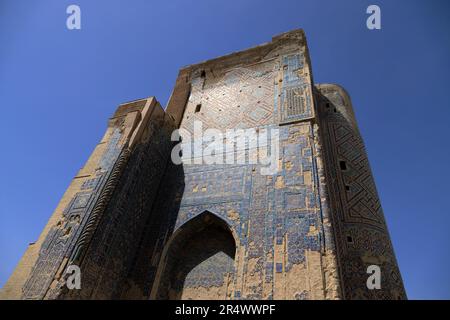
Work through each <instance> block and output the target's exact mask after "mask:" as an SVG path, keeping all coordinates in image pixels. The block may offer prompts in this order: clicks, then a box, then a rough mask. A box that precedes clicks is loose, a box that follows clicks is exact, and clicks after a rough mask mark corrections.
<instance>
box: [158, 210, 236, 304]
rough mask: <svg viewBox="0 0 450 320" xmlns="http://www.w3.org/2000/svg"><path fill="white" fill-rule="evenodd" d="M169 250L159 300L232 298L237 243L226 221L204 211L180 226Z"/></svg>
mask: <svg viewBox="0 0 450 320" xmlns="http://www.w3.org/2000/svg"><path fill="white" fill-rule="evenodd" d="M167 246H168V247H167V249H166V252H165V257H163V259H164V261H163V265H162V266H160V268H162V270H161V273H160V274H161V276H160V281H159V285H158V288H157V294H156V298H158V299H171V300H178V299H183V300H195V299H229V298H231V295H232V284H233V280H234V274H235V254H236V241H235V239H234V237H233V234H232V232H231V230H230V228H229V226H228V224H227V223H226V222H225V221H224V220H222V219H221V218H219V217H217V216H216V215H214V214H212V213H210V212H208V211H205V212H204V213H202V214H200V215H199V216H197V217H195V218H193V219H192V220H190V221H188V222H186V224H184V225H183V226H181V227H180V229H178V230H177V231H176V233H175V234H174V235H173V237H172V238H171V240H170V241H169V242H168V244H167Z"/></svg>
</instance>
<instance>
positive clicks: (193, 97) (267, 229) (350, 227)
mask: <svg viewBox="0 0 450 320" xmlns="http://www.w3.org/2000/svg"><path fill="white" fill-rule="evenodd" d="M198 120H200V121H202V122H203V125H204V126H207V127H209V128H217V129H221V130H225V129H229V128H256V130H259V129H267V128H277V129H278V130H279V148H280V150H279V157H278V159H277V162H278V165H279V170H278V171H277V172H276V173H274V174H272V175H262V174H261V172H260V170H259V168H258V166H260V165H259V164H248V163H247V164H233V165H230V164H222V165H221V164H211V165H206V164H189V165H187V164H175V163H173V161H171V152H172V150H173V146H174V144H175V142H174V141H171V134H172V132H173V130H174V129H176V128H179V127H181V128H183V129H185V130H187V131H188V132H192V130H193V125H194V121H198ZM373 264H375V265H378V266H379V267H380V268H381V289H379V290H377V289H375V290H369V289H368V288H367V286H366V281H367V278H368V276H369V274H367V267H368V266H369V265H373ZM69 265H77V266H79V267H80V270H81V289H80V290H69V289H68V288H67V286H66V285H65V281H66V280H65V279H66V277H67V274H66V272H65V270H66V269H67V267H68V266H69ZM1 297H2V298H20V299H111V298H113V299H204V298H207V299H211V298H213V299H403V298H406V295H405V291H404V288H403V284H402V280H401V276H400V273H399V269H398V266H397V263H396V259H395V256H394V252H393V248H392V244H391V242H390V239H389V234H388V230H387V227H386V223H385V220H384V217H383V212H382V209H381V205H380V201H379V199H378V195H377V191H376V188H375V185H374V180H373V177H372V174H371V171H370V167H369V163H368V159H367V155H366V152H365V150H364V144H363V141H362V139H361V136H360V133H359V130H358V127H357V124H356V120H355V116H354V113H353V109H352V105H351V101H350V98H349V95H348V94H347V92H346V91H345V90H344V89H343V88H341V87H340V86H337V85H333V84H315V83H314V82H313V78H312V70H311V63H310V58H309V54H308V48H307V45H306V39H305V35H304V33H303V31H302V30H294V31H291V32H288V33H284V34H281V35H278V36H275V37H274V38H273V39H272V41H271V42H269V43H265V44H263V45H260V46H257V47H254V48H251V49H248V50H244V51H240V52H236V53H232V54H229V55H226V56H223V57H219V58H216V59H212V60H209V61H206V62H202V63H199V64H195V65H190V66H187V67H185V68H183V69H181V70H180V72H179V75H178V78H177V80H176V84H175V88H174V90H173V93H172V95H171V97H170V100H169V102H168V105H167V107H166V108H165V109H163V108H162V107H161V106H160V104H159V103H158V102H157V100H156V99H155V98H154V97H150V98H147V99H142V100H136V101H132V102H128V103H124V104H122V105H120V106H119V107H118V108H117V110H116V112H115V113H114V115H113V116H112V118H110V119H109V122H108V127H107V130H106V133H105V135H104V137H103V138H102V140H101V141H100V143H99V144H98V145H97V146H96V147H95V150H94V151H93V153H92V155H91V156H90V157H89V159H88V161H87V162H86V164H85V165H84V167H83V168H82V169H81V170H80V171H79V172H78V174H77V175H76V177H74V179H73V180H72V182H71V184H70V186H69V188H68V189H67V191H66V193H65V194H64V196H63V198H62V199H61V201H60V203H59V205H58V206H57V208H56V210H55V212H54V213H53V215H52V216H51V218H50V220H49V222H48V224H47V225H46V227H45V229H44V230H43V232H42V234H41V235H40V237H39V239H38V240H37V241H36V242H35V243H32V244H30V245H29V247H28V249H27V250H26V252H25V254H24V255H23V257H22V259H21V261H20V262H19V264H18V265H17V267H16V269H15V271H14V273H13V274H12V275H11V277H10V279H9V281H8V282H7V284H6V285H5V286H4V288H3V289H2V293H1Z"/></svg>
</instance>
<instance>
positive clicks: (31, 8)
mask: <svg viewBox="0 0 450 320" xmlns="http://www.w3.org/2000/svg"><path fill="white" fill-rule="evenodd" d="M70 4H77V5H79V6H80V8H81V30H72V31H70V30H68V29H67V28H66V18H67V16H68V15H67V14H66V8H67V6H68V5H70ZM370 4H377V5H379V6H380V8H381V27H382V28H381V30H368V29H367V27H366V19H367V17H368V14H366V8H367V7H368V5H370ZM296 28H303V29H304V30H305V32H306V35H307V39H308V44H309V49H310V54H311V60H312V66H313V75H314V80H315V82H317V83H320V82H332V83H333V82H334V83H338V84H341V85H342V86H344V87H345V88H346V89H347V91H348V92H349V93H350V95H351V97H352V101H353V105H354V108H355V111H356V116H357V120H358V123H359V126H360V129H361V133H362V135H363V138H364V140H365V143H366V147H367V150H368V153H369V159H370V162H371V166H372V170H373V173H374V176H375V180H376V183H377V187H378V191H379V194H380V197H381V201H382V205H383V208H384V212H385V216H386V219H387V222H388V226H389V230H390V232H391V238H392V241H393V243H394V248H395V252H396V255H397V258H398V261H399V265H400V270H401V272H402V276H403V280H404V283H405V286H406V290H407V293H408V296H409V298H412V299H432V298H437V299H442V298H446V299H450V234H449V227H450V214H449V213H450V212H449V209H448V208H449V198H450V196H449V194H448V190H449V188H448V183H449V182H450V175H449V164H450V150H449V142H448V139H449V138H450V126H449V124H448V119H449V116H450V102H449V101H450V100H449V99H448V98H446V94H448V93H449V71H450V68H449V62H450V61H449V57H450V33H449V31H450V1H445V0H444V1H437V0H433V1H426V0H424V1H398V0H396V1H381V0H376V1H375V0H370V1H365V0H355V1H350V0H342V1H336V0H330V1H318V0H311V1H299V0H296V1H280V0H278V1H273V0H272V1H246V0H240V1H231V0H226V1H213V0H206V1H200V0H198V1H193V0H182V1H181V0H180V1H173V0H164V1H158V2H156V1H143V0H141V1H137V0H135V1H132V0H127V1H125V0H123V1H118V0H116V1H112V0H109V1H100V0H96V1H92V0H70V1H66V0H53V1H50V0H46V1H23V0H10V1H7V0H0V107H1V115H2V121H1V125H0V137H1V139H2V148H1V149H2V151H1V156H0V168H1V180H0V286H2V285H3V284H4V283H5V282H6V280H7V278H8V276H9V275H10V273H11V272H12V270H13V269H14V267H15V265H16V264H17V262H18V261H19V259H20V257H21V256H22V254H23V253H24V251H25V249H26V247H27V245H28V243H29V242H33V241H35V240H36V239H37V237H38V235H39V233H40V232H41V230H42V228H43V227H44V225H45V224H46V222H47V219H48V218H49V217H50V215H51V213H52V212H53V210H54V208H55V207H56V205H57V203H58V201H59V199H60V198H61V196H62V195H63V193H64V191H65V189H66V188H67V186H68V185H69V182H70V181H71V179H72V178H73V177H74V175H75V174H76V173H77V171H78V170H79V168H81V167H82V166H83V164H84V162H85V161H86V160H87V158H88V156H89V154H90V153H91V152H92V150H93V148H94V146H95V145H96V144H97V142H98V141H99V140H100V138H101V136H102V134H103V132H104V130H105V128H106V122H107V119H108V117H109V116H111V114H112V113H113V112H114V110H115V108H116V106H117V105H118V104H120V103H122V102H126V101H129V100H135V99H138V98H143V97H147V96H156V97H157V99H158V100H159V101H160V102H161V103H162V104H163V105H164V104H165V103H166V102H167V99H168V97H169V95H170V93H171V90H172V87H173V84H174V82H175V79H176V76H177V72H178V69H179V68H180V67H182V66H185V65H188V64H192V63H196V62H200V61H203V60H207V59H210V58H214V57H216V56H220V55H224V54H227V53H231V52H233V51H238V50H242V49H245V48H248V47H252V46H255V45H258V44H261V43H263V42H267V41H270V39H271V37H272V36H273V35H275V34H279V33H282V32H285V31H289V30H291V29H296Z"/></svg>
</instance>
